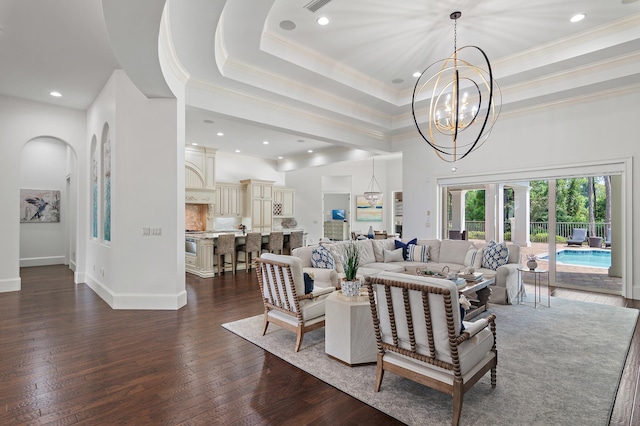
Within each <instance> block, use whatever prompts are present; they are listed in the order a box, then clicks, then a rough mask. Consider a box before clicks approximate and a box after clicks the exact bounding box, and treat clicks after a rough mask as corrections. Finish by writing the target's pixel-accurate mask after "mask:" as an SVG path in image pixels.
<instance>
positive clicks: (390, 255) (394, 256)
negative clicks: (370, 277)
mask: <svg viewBox="0 0 640 426" xmlns="http://www.w3.org/2000/svg"><path fill="white" fill-rule="evenodd" d="M383 253H384V262H385V263H387V262H402V261H404V258H403V257H402V249H401V248H399V249H396V250H387V249H384V252H383Z"/></svg>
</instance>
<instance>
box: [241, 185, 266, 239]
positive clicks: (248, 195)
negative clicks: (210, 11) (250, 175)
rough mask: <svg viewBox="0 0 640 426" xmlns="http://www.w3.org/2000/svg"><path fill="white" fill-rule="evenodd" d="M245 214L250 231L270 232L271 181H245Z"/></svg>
mask: <svg viewBox="0 0 640 426" xmlns="http://www.w3.org/2000/svg"><path fill="white" fill-rule="evenodd" d="M240 183H242V184H243V185H244V188H245V199H246V203H245V208H246V209H247V211H245V214H246V215H247V216H249V217H250V218H251V230H252V231H254V232H270V231H271V227H272V225H273V181H266V180H257V179H245V180H241V181H240Z"/></svg>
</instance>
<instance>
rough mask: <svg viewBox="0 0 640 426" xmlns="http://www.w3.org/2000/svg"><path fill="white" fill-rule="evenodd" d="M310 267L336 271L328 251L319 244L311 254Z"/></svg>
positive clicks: (334, 262)
mask: <svg viewBox="0 0 640 426" xmlns="http://www.w3.org/2000/svg"><path fill="white" fill-rule="evenodd" d="M311 266H313V267H314V268H320V269H336V260H335V259H334V258H333V255H332V254H331V252H330V251H329V249H328V248H326V247H325V246H323V245H322V244H320V245H319V246H318V247H316V248H314V249H313V251H312V252H311Z"/></svg>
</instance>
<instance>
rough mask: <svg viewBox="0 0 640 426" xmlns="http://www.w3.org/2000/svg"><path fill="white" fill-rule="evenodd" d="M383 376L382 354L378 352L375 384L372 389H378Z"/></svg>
mask: <svg viewBox="0 0 640 426" xmlns="http://www.w3.org/2000/svg"><path fill="white" fill-rule="evenodd" d="M383 376H384V369H383V368H382V355H380V354H378V364H377V366H376V384H375V387H374V390H375V391H376V392H378V391H380V385H382V377H383Z"/></svg>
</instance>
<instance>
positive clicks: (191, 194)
mask: <svg viewBox="0 0 640 426" xmlns="http://www.w3.org/2000/svg"><path fill="white" fill-rule="evenodd" d="M184 202H185V203H186V204H215V202H216V191H213V190H211V189H192V188H189V189H186V190H185V191H184Z"/></svg>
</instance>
